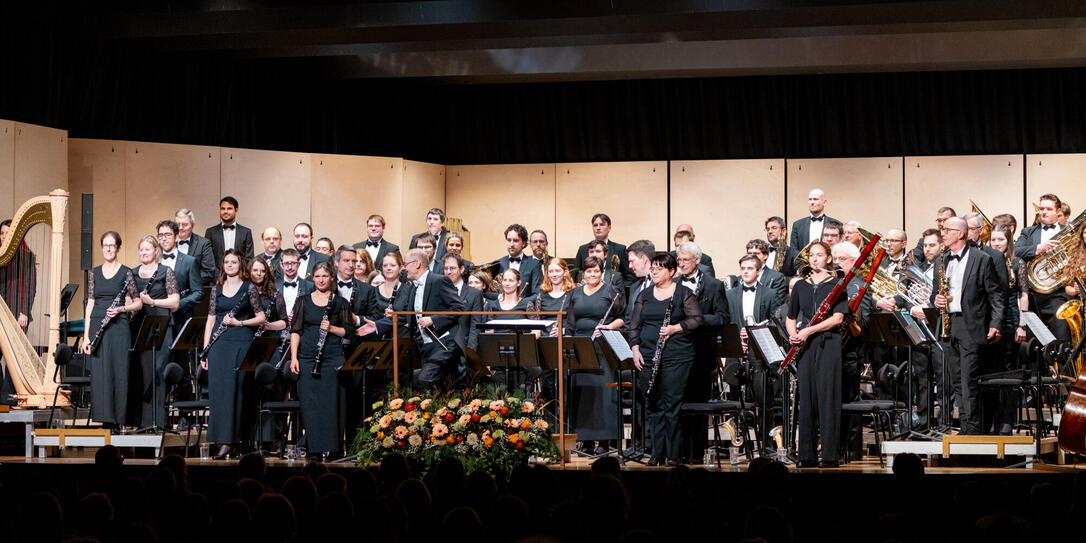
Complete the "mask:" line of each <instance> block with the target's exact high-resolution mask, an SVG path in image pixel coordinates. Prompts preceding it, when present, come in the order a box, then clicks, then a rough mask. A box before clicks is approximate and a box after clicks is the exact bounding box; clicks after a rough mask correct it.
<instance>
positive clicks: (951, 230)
mask: <svg viewBox="0 0 1086 543" xmlns="http://www.w3.org/2000/svg"><path fill="white" fill-rule="evenodd" d="M939 231H940V232H965V230H962V229H961V228H940V229H939Z"/></svg>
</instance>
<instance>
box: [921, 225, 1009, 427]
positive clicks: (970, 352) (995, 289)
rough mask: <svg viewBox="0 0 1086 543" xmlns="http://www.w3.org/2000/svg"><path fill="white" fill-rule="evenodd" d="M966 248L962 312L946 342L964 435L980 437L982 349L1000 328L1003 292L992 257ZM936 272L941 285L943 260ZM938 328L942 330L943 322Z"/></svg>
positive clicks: (954, 315) (953, 316)
mask: <svg viewBox="0 0 1086 543" xmlns="http://www.w3.org/2000/svg"><path fill="white" fill-rule="evenodd" d="M975 249H976V248H975V247H971V248H968V249H967V251H968V252H967V255H968V256H967V257H966V262H965V275H964V276H963V278H962V288H961V294H960V297H961V298H960V299H961V307H962V311H961V312H959V313H951V314H950V340H949V341H947V342H946V346H945V352H946V361H947V364H949V369H950V380H951V384H952V387H953V390H954V392H955V395H956V396H957V397H958V399H959V405H958V411H959V413H960V416H961V425H962V433H964V434H977V433H979V432H980V431H981V428H980V401H979V389H980V384H979V379H980V375H979V371H980V356H979V355H980V350H981V348H982V347H983V346H985V345H987V344H988V329H989V328H995V329H997V330H998V329H999V328H1000V324H1001V323H1002V321H1003V304H1004V302H1005V298H1004V297H1003V289H1002V288H1000V285H999V280H998V279H997V278H996V273H995V269H994V266H993V264H992V258H991V257H990V256H988V254H987V253H985V252H984V251H978V250H975ZM936 262H937V263H938V265H937V267H936V268H935V271H934V273H933V279H934V284H935V285H938V284H939V281H940V278H941V277H942V273H943V268H944V267H945V264H944V263H943V262H942V261H941V259H940V260H937V261H936ZM937 293H938V289H932V294H931V299H930V302H931V304H932V305H935V295H936V294H937ZM938 328H939V329H940V332H939V333H941V329H942V320H941V319H940V321H939V326H938Z"/></svg>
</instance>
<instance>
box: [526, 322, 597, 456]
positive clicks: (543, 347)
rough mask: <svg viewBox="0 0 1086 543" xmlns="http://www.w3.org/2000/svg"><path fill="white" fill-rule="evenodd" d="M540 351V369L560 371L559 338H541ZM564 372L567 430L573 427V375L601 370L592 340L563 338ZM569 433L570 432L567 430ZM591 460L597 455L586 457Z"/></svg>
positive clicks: (561, 377) (562, 377) (581, 337)
mask: <svg viewBox="0 0 1086 543" xmlns="http://www.w3.org/2000/svg"><path fill="white" fill-rule="evenodd" d="M539 351H540V353H542V354H543V360H542V362H543V363H542V364H540V365H539V367H540V368H542V369H544V370H548V371H550V370H553V371H557V370H558V360H559V359H558V338H556V337H549V336H548V337H541V338H539ZM561 356H562V359H561V360H562V370H563V375H559V376H558V378H559V379H563V380H565V382H566V386H565V398H564V403H565V405H566V412H565V418H566V428H567V429H568V428H570V427H571V426H572V412H573V411H572V410H571V409H569V405H570V402H569V398H570V394H571V392H572V386H571V385H572V384H573V373H572V372H574V371H592V370H598V369H600V361H599V358H597V357H596V347H595V345H593V343H592V338H590V337H585V336H579V337H563V338H562V353H561ZM567 433H569V432H568V430H567ZM574 453H575V454H578V455H581V454H583V453H582V452H581V451H574ZM585 456H588V457H589V458H595V455H585Z"/></svg>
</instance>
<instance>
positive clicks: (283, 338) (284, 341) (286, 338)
mask: <svg viewBox="0 0 1086 543" xmlns="http://www.w3.org/2000/svg"><path fill="white" fill-rule="evenodd" d="M292 319H293V316H292V315H287V327H286V328H283V330H282V331H281V332H279V345H277V346H276V347H275V352H276V354H278V353H283V356H282V357H280V358H279V362H276V363H275V371H279V370H281V369H283V362H286V360H287V356H286V353H285V352H284V350H285V349H286V348H287V345H288V343H289V342H290V321H291V320H292ZM262 326H263V325H262Z"/></svg>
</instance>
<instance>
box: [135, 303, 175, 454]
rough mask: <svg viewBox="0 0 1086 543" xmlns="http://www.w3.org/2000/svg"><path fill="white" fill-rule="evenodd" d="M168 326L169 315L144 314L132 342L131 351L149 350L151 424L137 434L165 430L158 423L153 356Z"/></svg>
mask: <svg viewBox="0 0 1086 543" xmlns="http://www.w3.org/2000/svg"><path fill="white" fill-rule="evenodd" d="M169 326H170V316H169V315H144V317H143V320H142V321H141V322H140V329H139V332H137V333H136V339H135V340H134V341H133V343H132V349H130V350H131V352H134V353H142V352H144V351H151V402H152V405H151V425H150V426H144V427H143V428H140V429H138V430H136V433H137V434H142V433H144V432H151V433H158V432H160V431H162V432H165V430H164V429H163V428H162V427H160V426H159V425H158V406H157V405H153V404H154V403H157V399H158V378H159V373H158V369H157V368H155V358H156V357H157V355H158V351H160V350H161V349H162V343H163V342H164V341H165V340H166V330H167V329H169Z"/></svg>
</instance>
